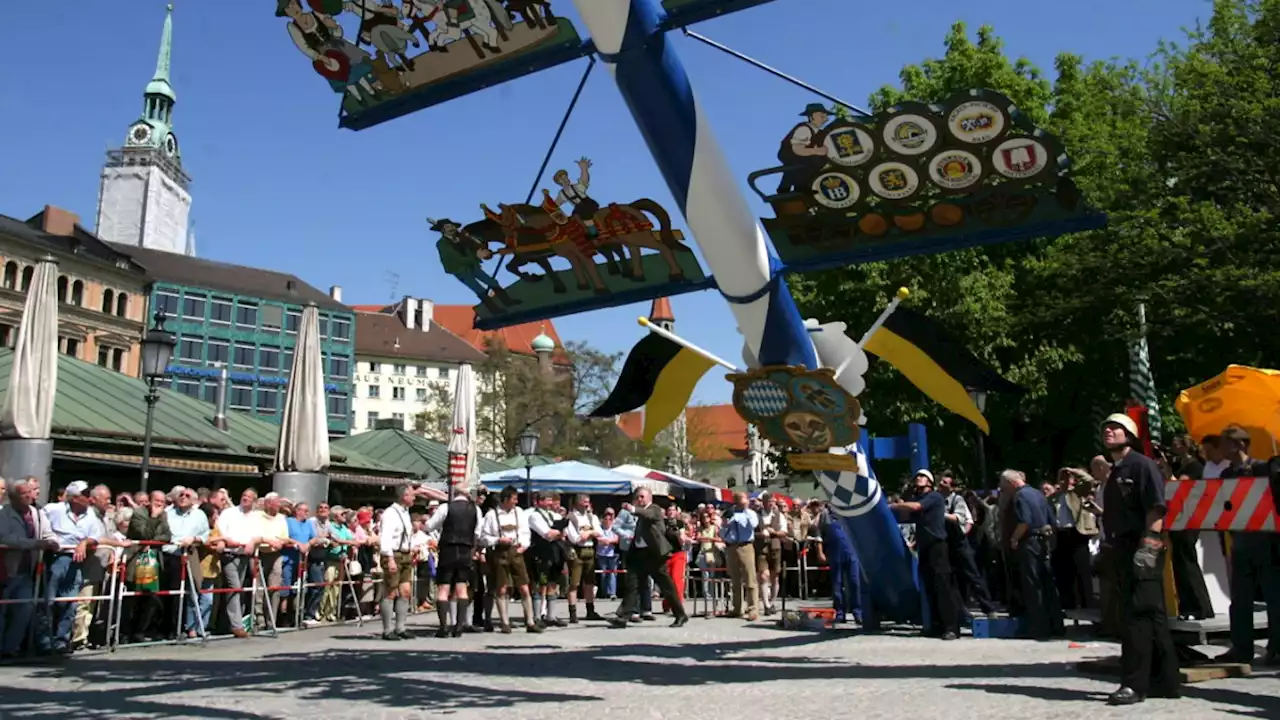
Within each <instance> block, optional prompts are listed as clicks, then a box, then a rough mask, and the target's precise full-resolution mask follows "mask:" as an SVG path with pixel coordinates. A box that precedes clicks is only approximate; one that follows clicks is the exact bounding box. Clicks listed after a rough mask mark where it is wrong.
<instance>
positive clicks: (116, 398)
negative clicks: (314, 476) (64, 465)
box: [0, 348, 413, 485]
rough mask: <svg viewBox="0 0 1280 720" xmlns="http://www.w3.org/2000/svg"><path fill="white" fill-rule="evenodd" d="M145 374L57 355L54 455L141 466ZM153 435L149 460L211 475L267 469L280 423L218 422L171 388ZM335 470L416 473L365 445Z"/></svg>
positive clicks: (2, 374)
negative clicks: (371, 454)
mask: <svg viewBox="0 0 1280 720" xmlns="http://www.w3.org/2000/svg"><path fill="white" fill-rule="evenodd" d="M12 367H13V351H12V350H10V349H7V348H0V402H3V397H4V395H5V394H6V393H7V387H8V379H9V372H10V370H11V369H12ZM146 392H147V385H146V383H144V382H143V381H141V380H139V379H137V378H132V377H129V376H127V375H124V374H121V373H118V372H115V371H114V370H109V369H107V368H104V367H100V366H98V365H93V364H90V363H86V362H82V361H80V360H77V359H75V358H73V357H70V356H68V355H62V356H60V357H59V358H58V390H57V396H56V397H55V398H54V410H53V433H52V436H53V440H54V446H53V452H54V456H55V457H63V458H70V459H75V460H81V461H89V462H102V463H107V464H126V465H133V466H136V465H139V464H140V462H141V454H142V443H143V433H144V432H145V431H146V417H147V405H146V401H145V400H143V397H144V396H145V395H146ZM160 395H161V397H160V401H159V402H158V403H156V408H155V424H154V427H153V430H152V436H151V453H152V458H151V463H152V465H153V466H155V467H157V468H170V469H175V470H188V471H190V470H197V471H199V472H205V473H213V474H234V475H261V474H263V473H264V472H267V471H269V470H270V468H271V464H272V462H273V461H274V459H275V451H276V442H277V440H278V439H279V436H280V426H279V425H273V424H272V423H269V422H266V421H264V420H259V419H257V418H254V417H252V416H249V415H245V414H242V413H239V412H234V411H233V412H231V413H230V414H229V416H228V423H227V429H226V430H225V431H224V430H219V429H217V428H216V427H215V426H214V424H213V416H214V407H213V405H212V404H211V403H206V402H203V401H200V400H196V399H195V398H192V397H188V396H186V395H183V394H182V393H179V392H174V391H172V390H161V391H160ZM330 459H331V465H330V468H329V475H330V477H331V478H332V479H334V480H337V481H340V482H354V483H361V484H367V485H398V484H400V483H402V482H404V481H405V480H406V479H407V478H409V477H412V475H413V474H412V473H411V472H409V471H407V470H405V469H403V468H401V467H398V466H396V465H391V464H387V463H384V462H379V461H377V460H373V459H371V458H368V457H365V456H364V455H362V454H360V453H359V452H355V451H343V452H334V453H331V455H330Z"/></svg>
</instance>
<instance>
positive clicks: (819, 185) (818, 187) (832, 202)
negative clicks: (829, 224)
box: [813, 172, 861, 210]
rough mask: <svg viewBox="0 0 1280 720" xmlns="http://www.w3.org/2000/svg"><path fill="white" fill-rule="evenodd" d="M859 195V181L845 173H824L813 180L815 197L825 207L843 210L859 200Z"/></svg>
mask: <svg viewBox="0 0 1280 720" xmlns="http://www.w3.org/2000/svg"><path fill="white" fill-rule="evenodd" d="M859 197H861V191H860V190H859V189H858V182H857V181H856V180H854V179H853V178H851V177H849V176H848V175H845V174H844V173H838V172H826V173H822V174H821V175H819V176H818V177H817V178H816V179H815V180H814V181H813V198H814V199H815V200H817V201H818V204H819V205H822V206H823V207H829V208H831V209H832V210H843V209H845V208H847V207H850V206H851V205H853V204H854V203H856V202H858V198H859Z"/></svg>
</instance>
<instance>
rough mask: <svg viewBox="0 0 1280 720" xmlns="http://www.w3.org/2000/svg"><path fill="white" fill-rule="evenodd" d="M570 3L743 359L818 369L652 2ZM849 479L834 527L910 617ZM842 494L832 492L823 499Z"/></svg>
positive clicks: (874, 589)
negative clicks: (700, 261) (676, 212)
mask: <svg viewBox="0 0 1280 720" xmlns="http://www.w3.org/2000/svg"><path fill="white" fill-rule="evenodd" d="M574 2H575V4H576V6H577V8H578V14H579V15H580V16H581V17H582V20H583V22H584V23H585V24H586V27H587V30H588V32H589V33H590V35H591V39H592V41H593V42H594V43H595V46H596V49H597V51H599V53H600V58H601V59H602V60H603V61H604V62H605V64H606V65H607V66H608V68H609V71H610V72H611V73H612V74H613V76H614V79H615V80H616V81H617V83H618V89H619V90H620V91H621V92H622V97H623V99H624V100H625V101H626V103H627V106H628V107H629V108H630V109H631V114H632V116H633V117H634V118H635V121H636V124H637V125H638V126H639V128H640V133H641V134H642V135H643V136H644V139H645V142H646V143H647V144H648V145H649V150H650V152H652V153H653V157H654V160H655V161H656V162H657V164H658V168H659V170H661V172H662V175H663V177H664V178H665V179H666V181H667V186H668V187H669V188H670V189H671V194H672V196H674V197H675V200H676V202H677V203H678V204H679V206H680V211H681V213H682V214H683V215H684V218H685V222H686V223H687V224H688V226H689V230H690V232H691V233H692V235H693V238H694V240H695V241H696V242H697V243H698V248H699V250H701V251H702V256H703V258H705V260H706V263H707V266H708V267H709V268H710V270H711V272H712V274H713V275H714V276H715V279H716V283H717V284H718V286H719V289H720V293H721V294H722V295H723V296H724V298H725V299H726V300H727V301H728V302H729V306H730V308H731V309H732V311H733V314H734V317H735V318H736V319H737V322H738V330H739V331H740V332H741V333H742V335H743V337H744V338H745V341H746V354H747V355H748V356H749V357H751V358H752V359H755V360H756V361H757V362H758V364H759V365H804V366H805V367H810V368H814V367H819V361H818V357H817V354H816V353H815V351H814V345H813V342H812V341H811V340H810V338H809V333H808V330H807V329H806V328H805V325H804V321H803V319H802V318H801V317H800V313H799V311H798V310H797V309H796V304H795V300H794V299H792V297H791V292H790V290H789V289H788V288H787V284H786V281H785V280H784V279H783V277H782V274H781V263H779V262H778V260H777V258H775V257H773V256H772V255H771V254H770V253H769V249H768V245H767V243H766V242H765V235H764V229H763V228H762V227H761V226H760V224H759V223H758V222H757V220H756V217H755V214H754V213H753V212H752V211H751V208H750V207H749V206H748V205H747V202H746V199H745V198H744V197H743V195H742V192H741V191H740V190H739V189H738V181H737V180H736V179H735V178H734V176H733V173H732V171H731V170H730V169H729V164H728V163H727V162H726V161H725V158H724V154H723V153H722V152H721V150H720V146H719V144H718V143H717V142H716V139H715V136H714V135H713V134H712V132H711V127H710V125H709V123H708V122H707V119H706V116H705V114H704V113H703V112H702V110H701V108H700V107H699V106H698V100H697V98H696V97H695V95H694V93H693V89H692V88H691V87H690V84H689V77H688V75H686V74H685V71H684V67H683V65H681V63H680V59H679V58H678V57H677V56H676V54H675V50H674V49H673V48H672V47H670V46H669V45H668V44H667V41H666V37H665V35H664V33H663V32H662V21H663V19H664V11H663V10H662V7H661V5H660V3H659V0H574ZM833 367H834V366H833ZM854 449H855V450H856V446H855V447H854ZM846 475H851V476H856V475H860V476H861V481H862V482H863V486H862V487H860V488H859V490H861V492H858V493H857V496H858V498H859V499H858V500H856V501H855V504H857V505H858V507H857V510H855V511H854V513H849V510H848V509H847V508H841V509H843V510H845V513H843V514H840V515H839V517H840V519H841V522H842V524H843V525H844V527H845V530H846V532H847V533H848V535H849V537H851V538H852V539H853V541H854V542H855V543H856V544H858V548H857V550H858V555H859V559H860V560H862V564H863V568H864V570H865V572H866V575H867V578H868V580H869V582H870V585H871V588H870V589H871V594H872V597H873V599H875V601H876V603H877V605H878V606H879V608H880V611H881V612H882V613H884V614H887V615H891V616H897V617H910V616H913V615H915V614H917V613H918V607H919V605H918V603H917V599H916V598H917V595H916V587H915V584H914V581H913V579H912V578H911V575H910V571H909V569H908V570H906V571H904V569H903V563H904V561H905V559H906V549H905V547H904V546H903V542H902V538H901V536H900V535H899V534H898V531H897V525H896V523H895V522H894V521H893V518H892V514H891V513H890V512H889V509H888V504H887V501H886V500H885V498H884V497H883V494H882V493H881V492H880V490H879V485H878V483H876V481H875V479H874V476H872V475H871V473H870V471H869V468H868V471H867V472H866V473H865V474H861V473H858V474H854V473H846ZM867 483H871V484H872V485H874V487H868V486H867V485H866V484H867ZM839 484H840V483H838V482H832V487H830V488H829V489H834V488H835V487H836V486H837V485H839ZM839 499H840V498H838V497H837V498H836V500H837V501H839ZM850 499H853V498H850ZM840 504H841V505H844V504H845V503H840ZM907 567H908V568H909V565H908V566H907Z"/></svg>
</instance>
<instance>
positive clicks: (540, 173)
mask: <svg viewBox="0 0 1280 720" xmlns="http://www.w3.org/2000/svg"><path fill="white" fill-rule="evenodd" d="M595 66H596V58H595V56H594V55H593V56H591V59H590V61H589V62H588V63H587V69H586V70H585V71H584V72H583V73H582V79H581V80H579V81H578V89H577V90H575V91H574V92H573V99H572V100H570V101H569V108H568V109H567V110H565V111H564V118H562V119H561V120H560V127H558V128H556V136H555V137H554V138H552V140H551V147H549V148H547V155H546V157H544V158H542V166H541V167H539V168H538V176H537V177H535V178H534V179H533V187H531V188H529V197H527V198H525V199H524V204H525V205H528V204H530V203H532V202H533V194H534V193H536V192H537V191H538V185H540V184H541V183H542V176H543V174H544V173H546V172H547V165H548V164H549V163H550V162H551V156H552V155H553V154H555V151H556V146H557V145H559V144H560V137H561V136H562V135H564V129H565V127H566V126H567V125H568V124H569V117H570V116H572V115H573V109H574V108H575V107H577V105H578V98H580V97H582V89H583V88H585V87H586V86H587V78H589V77H591V71H592V69H594V68H595Z"/></svg>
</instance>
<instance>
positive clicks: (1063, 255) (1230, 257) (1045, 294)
mask: <svg viewBox="0 0 1280 720" xmlns="http://www.w3.org/2000/svg"><path fill="white" fill-rule="evenodd" d="M1277 41H1280V0H1218V1H1217V2H1216V3H1215V4H1214V13H1213V17H1212V20H1211V21H1210V22H1209V23H1208V24H1207V25H1206V26H1205V27H1203V28H1199V29H1196V30H1194V31H1192V32H1190V33H1189V34H1188V38H1187V43H1186V45H1185V46H1175V45H1172V44H1166V45H1162V46H1161V47H1160V48H1158V49H1157V52H1156V54H1155V55H1154V57H1153V59H1152V60H1151V61H1148V62H1145V63H1138V62H1135V61H1109V62H1091V63H1085V62H1084V61H1083V60H1082V59H1081V58H1079V57H1077V56H1073V55H1069V54H1064V55H1061V56H1059V57H1058V58H1057V60H1056V62H1055V70H1056V73H1057V78H1056V81H1055V82H1053V83H1050V82H1049V81H1048V80H1047V79H1046V78H1045V77H1043V75H1042V73H1041V71H1040V70H1039V69H1037V68H1036V67H1035V66H1033V65H1032V64H1031V63H1029V62H1028V61H1026V60H1023V59H1018V60H1010V59H1009V58H1008V57H1007V56H1006V55H1005V54H1004V52H1003V48H1002V43H1001V41H1000V40H999V38H998V37H997V36H996V35H995V32H994V30H992V29H991V28H989V27H983V28H980V29H979V31H978V36H977V42H976V43H974V42H972V41H970V40H969V37H968V34H967V33H966V30H965V27H964V25H963V24H960V23H957V24H956V25H955V26H953V27H952V29H951V32H950V33H949V34H948V36H947V38H946V41H945V53H944V54H943V56H942V57H941V58H939V59H930V60H926V61H924V62H923V63H921V64H919V65H912V66H908V67H906V68H904V69H903V71H902V73H901V77H900V85H899V86H898V87H885V88H882V89H880V90H879V91H877V92H876V93H874V94H873V96H872V98H871V104H872V106H873V108H874V109H876V110H880V109H884V108H886V107H889V106H892V105H893V104H896V103H898V102H901V101H902V100H906V99H914V100H923V101H928V102H937V101H941V100H945V99H946V98H948V97H951V96H952V95H954V94H955V93H957V92H962V91H965V90H968V89H971V88H980V87H985V88H991V89H994V90H997V91H1000V92H1002V93H1004V94H1006V95H1008V96H1009V97H1010V98H1012V99H1013V100H1014V102H1015V103H1016V104H1017V106H1018V108H1019V109H1020V111H1022V112H1024V113H1026V114H1028V115H1029V116H1030V117H1031V118H1033V120H1034V121H1035V122H1036V123H1037V125H1039V126H1041V127H1044V128H1045V129H1047V130H1049V131H1050V132H1053V133H1055V134H1057V135H1058V136H1059V137H1060V138H1062V140H1063V142H1064V144H1065V146H1066V148H1067V152H1068V154H1069V155H1070V156H1071V158H1072V176H1073V178H1074V179H1075V180H1076V182H1077V183H1078V184H1079V186H1080V188H1081V189H1082V190H1083V191H1084V193H1085V196H1086V198H1087V199H1088V200H1089V201H1090V202H1091V203H1092V204H1093V205H1095V206H1096V207H1098V208H1099V209H1101V210H1103V211H1105V212H1107V213H1108V214H1109V216H1110V224H1109V226H1108V227H1107V228H1106V229H1104V230H1100V231H1096V232H1091V233H1081V234H1076V235H1071V236H1065V237H1062V238H1059V239H1056V240H1037V241H1032V242H1029V243H1019V244H1012V245H1003V246H995V247H989V248H980V249H972V250H962V251H956V252H951V253H946V254H943V255H934V256H928V257H912V258H905V259H901V260H896V261H891V262H884V263H869V264H865V265H860V266H856V267H850V268H844V269H840V270H835V271H830V272H826V273H819V274H815V275H811V276H808V277H795V278H791V279H790V282H791V283H792V286H793V288H794V289H795V292H796V297H797V301H798V302H799V303H800V307H801V309H802V312H804V314H805V315H806V316H811V317H817V318H820V319H822V320H824V321H829V320H836V319H840V320H845V321H846V322H848V323H849V326H850V331H851V333H854V334H857V333H860V332H861V331H862V329H863V328H866V327H867V326H868V325H869V324H870V322H871V321H872V320H873V319H874V317H875V315H876V314H877V313H878V312H879V310H880V309H881V308H882V307H883V306H884V304H885V302H887V300H888V297H889V296H890V295H891V294H892V292H893V291H894V289H896V288H897V287H898V286H901V285H906V286H908V287H910V288H911V289H912V291H913V294H912V297H911V299H910V300H909V301H908V302H910V303H911V305H912V306H913V307H915V308H916V309H918V310H921V311H923V312H925V313H927V314H929V315H931V316H933V317H935V318H936V319H938V320H939V321H941V322H942V323H944V324H945V325H946V326H947V327H948V328H950V329H951V330H952V331H953V332H954V333H956V334H957V335H958V336H959V337H961V338H962V339H963V340H964V341H966V342H967V343H968V345H969V347H970V348H971V349H972V350H973V351H974V352H975V353H976V354H977V355H979V356H980V357H982V358H984V359H985V360H987V361H989V362H991V363H992V364H993V365H995V366H996V367H997V368H999V369H1000V370H1001V371H1002V372H1003V373H1004V374H1005V375H1006V376H1007V377H1009V378H1010V379H1012V380H1014V381H1015V382H1018V383H1019V384H1021V385H1023V386H1024V387H1025V388H1027V390H1028V392H1027V394H1026V395H1025V396H1022V397H1007V396H995V395H993V396H992V397H991V398H990V399H989V400H988V409H987V417H988V419H989V420H990V421H991V424H992V436H991V438H990V439H989V441H988V443H987V445H988V452H989V457H990V459H991V463H990V467H991V470H992V473H993V474H994V472H995V471H997V470H998V469H999V468H1000V467H1002V466H1004V465H1012V466H1016V467H1020V468H1023V469H1026V470H1028V471H1031V472H1037V473H1041V474H1046V473H1048V472H1051V471H1052V469H1053V468H1054V467H1056V466H1058V465H1061V464H1065V463H1071V464H1078V463H1081V462H1084V461H1085V460H1087V455H1088V454H1090V453H1092V452H1093V451H1094V448H1095V440H1094V436H1095V434H1096V433H1095V430H1094V423H1095V422H1096V420H1097V418H1098V414H1099V413H1100V412H1113V411H1116V410H1118V409H1120V407H1122V405H1123V402H1124V400H1125V399H1126V397H1127V394H1128V391H1127V375H1128V360H1127V355H1126V347H1127V343H1128V342H1129V341H1130V340H1131V339H1132V338H1133V337H1134V334H1135V331H1136V327H1135V324H1136V306H1137V303H1138V302H1139V301H1144V302H1145V303H1146V306H1147V314H1148V318H1149V322H1150V328H1149V331H1150V332H1149V342H1150V345H1151V354H1152V360H1153V369H1154V372H1155V375H1156V379H1157V382H1158V384H1159V390H1160V394H1161V397H1162V398H1163V407H1162V408H1161V409H1162V411H1164V413H1165V414H1166V416H1167V418H1166V419H1167V420H1170V421H1172V420H1174V417H1173V416H1172V404H1173V402H1172V401H1173V398H1174V397H1175V396H1176V393H1177V391H1178V390H1180V389H1182V388H1186V387H1189V386H1190V385H1193V384H1195V383H1197V382H1200V381H1203V380H1204V379H1206V378H1208V377H1210V376H1212V375H1215V374H1217V373H1218V372H1221V371H1222V370H1223V368H1224V367H1225V366H1226V365H1227V364H1228V363H1231V362H1237V363H1243V364H1261V365H1268V364H1269V365H1271V366H1274V365H1275V362H1276V360H1275V358H1276V357H1278V356H1280V353H1278V352H1277V351H1280V347H1277V345H1278V344H1280V340H1278V339H1277V336H1276V333H1275V332H1274V331H1272V330H1271V329H1272V328H1275V327H1277V326H1280V325H1278V324H1277V323H1278V321H1280V317H1277V315H1278V314H1280V303H1278V302H1277V300H1280V298H1277V294H1278V293H1280V265H1278V264H1277V263H1276V261H1275V253H1276V250H1277V249H1280V237H1277V236H1278V235H1280V231H1278V230H1277V229H1276V223H1275V216H1276V212H1277V209H1278V208H1280V184H1278V183H1277V176H1278V175H1280V170H1277V168H1280V162H1278V161H1280V157H1277V156H1278V155H1280V149H1278V146H1277V142H1276V141H1277V134H1278V133H1280V131H1278V130H1277V127H1280V124H1278V121H1280V94H1278V93H1277V90H1278V89H1280V79H1278V78H1277V77H1276V71H1275V68H1277V67H1280V42H1277ZM851 308H853V309H852V310H851ZM868 383H869V387H868V390H867V392H866V393H865V394H864V396H863V400H864V403H865V406H866V408H867V416H868V418H870V421H871V427H872V428H873V430H874V431H875V432H877V433H879V434H885V435H889V434H897V433H900V432H902V431H903V429H904V427H903V426H904V425H905V424H906V423H907V422H923V423H925V424H926V425H927V426H928V427H929V430H930V440H931V450H932V451H933V455H934V459H935V462H938V463H945V464H956V465H958V466H960V467H961V469H962V470H963V469H966V468H967V469H968V470H969V471H970V474H972V470H973V468H974V466H975V465H976V455H975V450H974V447H973V441H974V432H975V431H974V430H973V429H972V427H971V426H969V425H968V424H967V423H965V422H964V421H963V420H961V419H960V418H958V417H955V416H953V415H950V414H949V413H947V412H946V411H945V410H943V409H942V408H940V407H939V406H937V405H935V404H934V403H932V402H931V401H929V400H928V399H926V398H925V397H924V396H923V395H922V394H921V393H920V392H919V391H918V390H916V389H915V388H914V387H911V386H910V385H909V384H908V383H907V382H906V381H905V380H904V379H902V378H901V377H900V376H899V375H898V374H897V373H896V371H894V370H893V369H892V368H890V367H888V366H887V364H885V363H880V362H873V366H872V368H871V370H870V371H869V373H868ZM1167 425H1168V422H1167V423H1166V426H1167ZM989 481H990V479H988V482H989Z"/></svg>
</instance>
